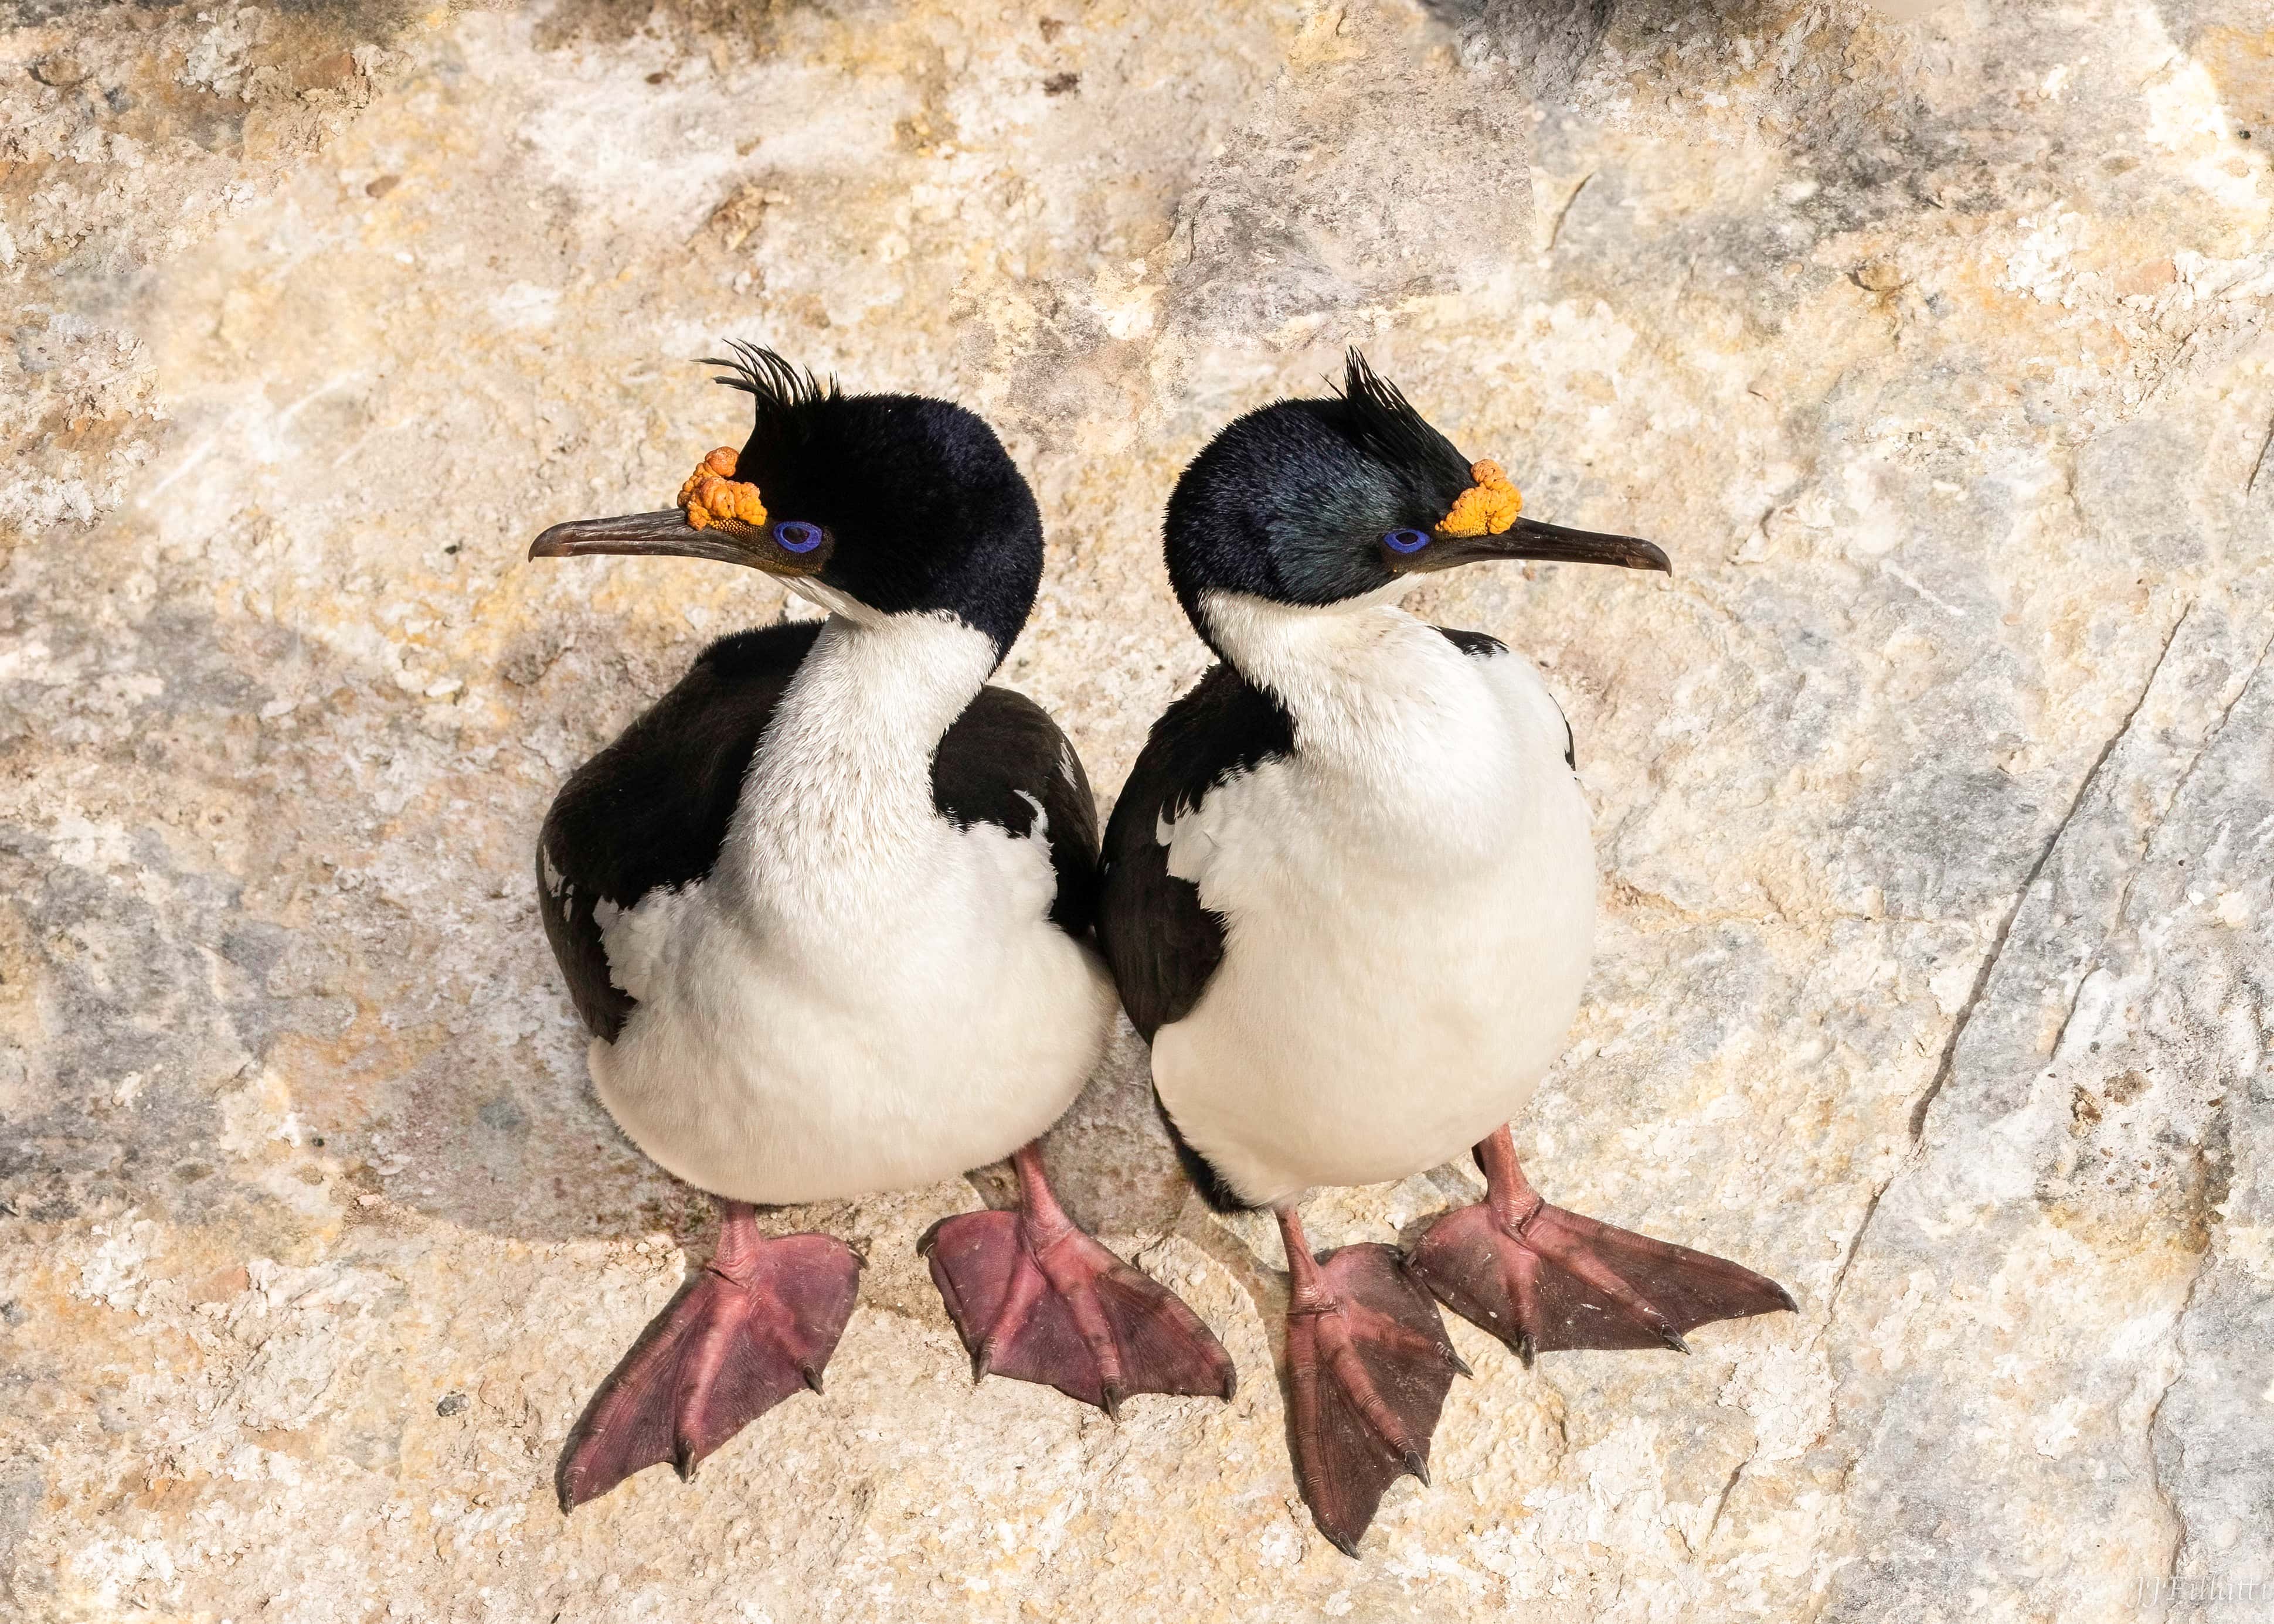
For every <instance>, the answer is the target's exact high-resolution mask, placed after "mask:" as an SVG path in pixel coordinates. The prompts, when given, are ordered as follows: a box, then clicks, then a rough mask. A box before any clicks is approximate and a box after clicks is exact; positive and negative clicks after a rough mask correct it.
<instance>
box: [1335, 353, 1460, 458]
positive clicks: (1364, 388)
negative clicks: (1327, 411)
mask: <svg viewBox="0 0 2274 1624" xmlns="http://www.w3.org/2000/svg"><path fill="white" fill-rule="evenodd" d="M1341 395H1342V407H1343V410H1342V413H1341V416H1342V419H1343V422H1342V428H1343V432H1344V434H1346V435H1347V436H1348V437H1349V438H1350V440H1351V442H1352V444H1353V445H1355V446H1357V447H1359V449H1360V450H1361V451H1364V452H1366V453H1367V455H1370V456H1373V457H1374V458H1376V459H1377V460H1379V461H1381V462H1385V463H1388V464H1389V466H1391V467H1393V468H1395V467H1400V466H1414V467H1422V468H1429V467H1434V466H1438V465H1442V463H1443V462H1444V461H1445V459H1446V458H1448V457H1450V458H1451V459H1452V460H1453V461H1454V462H1460V460H1461V454H1460V453H1459V452H1457V451H1456V450H1455V449H1454V448H1453V442H1452V441H1450V440H1447V439H1446V438H1445V437H1444V436H1443V435H1442V434H1441V433H1439V432H1437V431H1436V430H1435V429H1434V428H1432V427H1431V426H1430V425H1429V421H1428V419H1427V418H1426V417H1423V416H1422V415H1421V414H1420V413H1419V412H1418V411H1416V410H1414V409H1413V403H1412V402H1411V401H1409V400H1407V399H1406V398H1405V394H1404V390H1402V389H1400V388H1399V387H1397V385H1396V384H1394V383H1392V382H1390V381H1389V380H1388V379H1387V378H1384V377H1383V376H1382V374H1381V373H1379V372H1375V371H1374V368H1372V367H1371V366H1368V365H1367V361H1366V357H1365V356H1363V355H1361V354H1360V353H1359V350H1358V348H1357V346H1355V345H1353V346H1352V348H1351V350H1349V352H1348V354H1347V356H1346V357H1344V365H1343V386H1342V390H1341Z"/></svg>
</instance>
